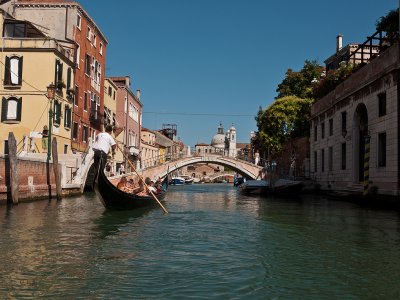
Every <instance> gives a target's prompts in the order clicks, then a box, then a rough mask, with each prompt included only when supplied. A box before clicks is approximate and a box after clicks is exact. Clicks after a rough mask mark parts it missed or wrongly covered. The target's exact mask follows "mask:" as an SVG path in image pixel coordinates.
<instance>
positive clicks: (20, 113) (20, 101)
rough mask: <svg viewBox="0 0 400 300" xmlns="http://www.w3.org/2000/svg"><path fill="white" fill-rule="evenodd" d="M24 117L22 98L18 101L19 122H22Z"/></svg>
mask: <svg viewBox="0 0 400 300" xmlns="http://www.w3.org/2000/svg"><path fill="white" fill-rule="evenodd" d="M21 117H22V97H20V98H18V99H17V121H21Z"/></svg>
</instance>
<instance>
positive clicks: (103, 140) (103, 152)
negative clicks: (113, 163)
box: [93, 125, 117, 173]
mask: <svg viewBox="0 0 400 300" xmlns="http://www.w3.org/2000/svg"><path fill="white" fill-rule="evenodd" d="M111 132H112V126H111V125H107V126H106V128H105V132H102V133H99V134H98V135H97V137H96V141H95V144H94V145H93V151H94V165H95V167H96V171H97V169H98V167H99V161H100V158H103V165H104V164H105V162H106V161H107V155H108V152H110V149H111V153H112V155H113V156H114V154H115V148H116V147H117V144H116V143H115V141H114V138H113V137H112V136H111ZM96 173H97V172H96Z"/></svg>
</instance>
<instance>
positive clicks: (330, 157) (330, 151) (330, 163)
mask: <svg viewBox="0 0 400 300" xmlns="http://www.w3.org/2000/svg"><path fill="white" fill-rule="evenodd" d="M332 170H333V147H329V149H328V171H332Z"/></svg>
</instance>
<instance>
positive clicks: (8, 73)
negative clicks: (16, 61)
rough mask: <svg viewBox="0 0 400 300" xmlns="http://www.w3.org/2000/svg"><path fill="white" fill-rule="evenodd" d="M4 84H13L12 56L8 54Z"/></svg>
mask: <svg viewBox="0 0 400 300" xmlns="http://www.w3.org/2000/svg"><path fill="white" fill-rule="evenodd" d="M4 67H5V68H4V85H10V84H11V71H10V68H11V65H10V58H9V57H8V56H6V63H5V66H4Z"/></svg>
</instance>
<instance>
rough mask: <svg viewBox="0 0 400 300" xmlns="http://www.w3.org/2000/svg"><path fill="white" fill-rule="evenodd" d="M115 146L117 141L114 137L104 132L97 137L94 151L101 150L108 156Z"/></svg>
mask: <svg viewBox="0 0 400 300" xmlns="http://www.w3.org/2000/svg"><path fill="white" fill-rule="evenodd" d="M113 145H115V141H114V139H113V138H112V136H111V135H110V134H109V133H107V132H102V133H99V134H98V135H97V137H96V142H95V144H94V145H93V149H97V150H101V151H103V152H104V153H105V154H108V151H110V148H111V146H113Z"/></svg>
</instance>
